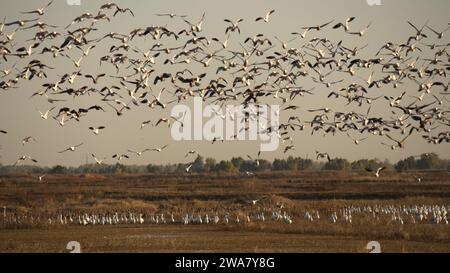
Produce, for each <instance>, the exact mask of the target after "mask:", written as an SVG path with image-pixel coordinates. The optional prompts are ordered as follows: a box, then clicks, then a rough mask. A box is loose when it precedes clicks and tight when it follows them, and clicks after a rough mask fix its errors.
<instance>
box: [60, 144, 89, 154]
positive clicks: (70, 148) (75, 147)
mask: <svg viewBox="0 0 450 273" xmlns="http://www.w3.org/2000/svg"><path fill="white" fill-rule="evenodd" d="M82 145H83V143H80V144H78V145H76V146H71V147H69V148H67V149H65V150H64V151H60V152H58V153H60V154H62V153H65V152H68V151H70V152H75V150H76V149H77V148H78V147H80V146H82Z"/></svg>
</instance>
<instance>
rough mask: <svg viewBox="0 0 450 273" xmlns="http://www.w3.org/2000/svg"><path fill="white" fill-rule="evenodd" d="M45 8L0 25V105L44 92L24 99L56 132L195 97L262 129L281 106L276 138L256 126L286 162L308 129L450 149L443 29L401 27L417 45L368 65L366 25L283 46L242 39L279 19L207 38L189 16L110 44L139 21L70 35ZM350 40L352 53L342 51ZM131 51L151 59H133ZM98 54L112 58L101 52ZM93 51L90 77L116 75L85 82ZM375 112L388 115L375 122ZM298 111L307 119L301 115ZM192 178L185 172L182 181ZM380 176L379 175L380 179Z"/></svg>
mask: <svg viewBox="0 0 450 273" xmlns="http://www.w3.org/2000/svg"><path fill="white" fill-rule="evenodd" d="M52 3H53V1H52V2H50V3H48V4H47V5H45V6H43V7H41V8H38V9H36V10H32V11H26V12H22V13H21V16H22V17H24V18H21V19H18V20H16V21H7V20H6V18H5V19H4V21H3V22H2V23H1V24H0V65H1V67H2V70H1V71H0V77H1V81H0V94H1V92H13V90H14V89H16V88H19V87H20V84H21V83H22V82H24V81H33V82H41V83H42V84H36V86H37V87H38V89H40V90H35V91H31V92H34V93H30V99H31V98H32V99H36V98H40V99H43V100H45V101H48V103H49V105H50V106H49V108H48V110H47V111H44V112H42V111H39V114H40V117H41V118H42V119H44V120H48V121H52V120H55V123H56V124H57V125H56V126H58V124H59V125H60V126H61V127H64V126H65V125H66V124H67V123H68V122H79V121H80V120H82V119H86V117H87V116H88V115H89V114H91V113H93V112H101V113H103V112H110V111H111V112H112V113H114V114H113V115H117V118H119V117H121V116H126V115H127V113H128V112H129V111H132V110H133V109H136V108H138V107H140V108H143V107H146V108H148V110H149V111H152V109H153V110H156V111H160V110H161V109H166V108H167V107H168V106H169V105H171V104H176V103H181V102H183V101H186V100H188V99H189V98H191V97H194V96H198V97H201V98H202V99H203V101H204V102H206V103H208V104H210V105H220V106H223V105H224V104H225V103H230V104H233V103H234V104H237V105H243V106H244V108H245V109H250V107H249V106H250V105H255V106H256V110H253V111H251V110H248V111H246V112H245V117H244V119H245V121H249V120H250V119H251V120H254V119H255V118H257V117H258V116H259V114H260V112H259V110H258V109H259V107H260V106H261V105H266V104H267V105H269V104H274V103H275V104H279V105H281V107H280V111H279V112H278V113H277V115H278V116H281V113H280V112H282V113H283V114H284V115H286V117H287V119H286V120H284V121H282V122H280V124H279V126H278V127H276V128H273V127H268V126H265V125H264V124H261V123H260V124H259V127H260V128H258V130H259V131H260V132H261V133H265V134H277V136H278V137H279V139H280V140H281V143H283V145H284V148H283V149H284V153H287V152H289V151H291V150H295V146H294V144H293V143H294V142H293V140H294V136H295V132H298V131H304V130H307V129H310V130H311V134H312V135H314V134H323V135H324V136H325V135H333V136H334V135H336V134H345V135H346V136H348V138H349V139H350V140H351V141H352V142H353V143H354V144H355V145H359V144H360V143H361V142H363V141H365V140H366V139H367V138H368V137H369V136H370V135H373V136H376V137H379V138H380V139H381V141H380V142H381V143H382V144H383V145H386V146H388V147H389V148H390V149H398V148H400V149H402V148H405V146H406V141H407V139H408V138H409V137H410V136H411V135H413V134H419V135H421V137H422V138H423V139H424V140H425V141H426V142H428V143H432V144H441V143H448V142H449V141H450V132H449V128H448V127H449V126H450V122H449V121H450V119H449V115H448V113H449V110H448V107H447V102H448V99H447V96H448V95H449V94H450V93H449V92H448V91H449V90H448V89H449V81H448V78H447V73H448V71H449V70H450V55H449V52H448V48H449V43H448V42H445V38H444V37H447V36H446V35H445V34H446V33H447V31H448V30H449V29H450V23H449V24H448V25H446V26H444V27H436V26H432V25H431V24H429V22H426V23H425V24H424V25H421V26H417V25H414V24H413V23H411V22H407V23H408V24H409V26H410V29H411V31H412V33H411V34H412V35H410V36H409V37H405V40H404V41H401V42H387V43H385V44H384V45H382V46H380V48H379V50H378V52H377V53H376V54H374V55H371V56H369V54H368V53H366V52H364V49H365V48H366V47H367V45H364V44H363V45H355V43H356V42H355V41H354V40H356V41H359V40H362V39H363V37H364V36H365V35H366V32H367V31H368V30H369V28H370V27H371V25H372V23H368V24H367V25H366V24H364V25H363V28H362V29H361V28H358V26H357V21H358V20H357V18H356V17H350V18H347V19H345V20H343V21H341V22H339V20H332V21H328V22H324V23H321V24H318V25H313V26H305V27H300V28H299V30H297V31H295V32H292V33H291V34H290V35H289V38H287V39H286V40H282V39H280V38H279V37H277V36H275V37H270V36H267V35H265V34H262V33H259V34H256V35H254V36H253V37H242V35H241V29H243V28H245V24H244V22H247V21H250V22H249V23H248V24H254V25H256V27H259V26H260V27H261V28H263V27H265V24H270V22H271V21H272V20H276V16H277V13H276V11H275V10H271V11H269V12H267V13H266V14H265V15H264V16H261V17H258V18H256V19H253V20H248V19H237V20H236V19H225V20H224V31H223V32H222V33H217V37H207V36H206V35H204V34H203V33H204V31H203V30H204V23H205V21H206V14H205V13H203V15H202V16H201V17H200V18H198V19H196V20H190V19H188V17H187V16H186V15H178V14H157V16H158V17H159V18H160V17H165V19H164V20H168V21H169V23H173V24H174V25H176V26H178V29H175V28H171V27H170V26H169V24H167V23H164V24H162V25H155V24H154V25H150V26H144V27H139V28H135V29H132V30H131V31H129V32H128V33H116V32H110V33H106V34H105V33H101V31H100V29H101V27H102V26H104V25H105V24H111V22H112V21H113V20H120V19H123V20H127V17H128V16H131V17H134V16H135V13H134V12H133V11H132V10H131V9H129V8H123V7H119V6H118V5H117V4H115V3H107V4H104V5H102V6H101V7H100V8H99V10H97V11H95V12H94V13H83V14H81V15H80V16H78V17H76V18H74V19H73V20H72V21H71V22H70V23H69V24H68V25H67V26H56V25H52V24H49V23H46V22H45V16H46V14H47V13H48V12H51V9H52ZM121 17H122V18H121ZM123 17H125V18H123ZM162 19H163V18H162ZM21 32H24V33H27V34H28V33H30V32H32V34H33V35H32V36H30V37H29V39H28V40H26V41H25V42H24V43H23V44H18V43H17V41H16V40H15V38H14V37H15V35H17V34H18V33H21ZM330 32H333V33H338V34H339V35H340V36H339V37H341V38H342V40H339V41H333V40H330V39H328V38H327V34H329V33H330ZM280 36H281V34H280ZM347 39H351V40H352V42H351V43H350V42H346V40H347ZM138 43H140V44H144V45H145V46H146V48H145V49H143V48H139V47H138V46H137V45H136V44H138ZM105 44H106V45H107V47H109V50H106V51H107V52H103V53H101V52H99V51H100V48H101V47H102V46H103V45H105ZM352 44H353V45H352ZM94 51H97V52H95V54H100V55H98V56H101V57H100V58H99V60H98V67H95V69H99V70H102V71H104V70H105V69H106V68H105V66H109V68H110V69H114V71H115V73H111V74H108V73H100V74H89V73H85V72H84V67H83V63H84V62H86V60H87V59H88V58H90V57H93V56H92V55H91V53H92V52H94ZM103 54H104V55H103ZM364 56H369V57H364ZM56 59H58V60H59V59H63V60H65V61H67V62H68V63H70V67H71V68H72V69H71V70H68V71H65V72H64V74H63V75H57V73H56V71H58V69H57V68H56V67H53V66H52V64H54V63H56V62H55V60H56ZM82 68H83V69H82ZM59 70H60V69H59ZM196 71H197V73H196ZM347 78H349V80H347ZM405 85H408V86H407V87H405ZM320 94H325V95H326V96H327V97H328V100H325V101H324V103H326V101H330V100H333V101H340V103H342V104H345V107H344V108H346V109H347V110H348V111H338V110H333V109H331V108H329V107H326V106H324V107H323V108H320V109H307V108H306V107H305V106H302V107H301V106H299V104H300V103H299V101H301V100H302V98H304V97H307V96H314V95H316V96H320ZM82 96H84V97H86V96H89V99H90V101H91V102H92V101H94V100H95V99H98V100H97V101H96V102H97V103H92V104H91V105H90V106H87V107H82V108H78V109H77V108H76V107H74V106H73V105H71V102H72V103H74V102H75V101H76V99H77V98H79V97H82ZM334 103H335V102H334ZM374 105H379V106H380V107H384V108H382V109H384V110H377V111H373V110H372V111H371V109H372V108H373V107H374ZM301 109H302V110H305V111H304V112H305V113H302V114H301V113H300V110H301ZM350 109H351V110H350ZM161 112H163V111H161ZM217 114H218V115H219V113H217ZM307 115H312V117H310V118H309V117H308V118H307ZM221 118H222V119H226V118H227V117H226V116H222V115H221ZM176 122H179V123H181V124H183V119H182V118H179V117H173V116H161V117H160V118H159V119H157V120H146V121H142V122H141V124H140V128H141V129H143V128H144V127H145V126H147V125H150V126H155V127H156V126H159V125H162V124H166V125H168V126H170V125H171V124H173V123H176ZM106 127H107V125H102V126H91V127H89V128H86V130H87V129H89V130H90V131H91V132H92V133H93V134H94V135H99V134H101V133H102V131H103V130H104V129H105V128H106ZM137 127H138V126H137ZM0 129H1V130H0V133H1V134H7V133H8V132H7V128H0ZM248 129H249V128H248V127H246V128H245V130H248ZM1 134H0V135H1ZM219 140H221V141H223V139H215V140H214V141H213V143H219ZM35 141H36V139H35V138H34V137H33V136H27V137H25V138H24V139H23V140H22V144H23V145H27V144H29V143H31V142H35ZM82 145H83V142H82V141H80V142H79V144H77V145H74V146H70V147H68V148H67V149H61V151H60V153H66V152H74V151H76V150H77V149H78V148H79V147H80V146H82ZM165 148H167V145H165V146H163V147H154V148H145V149H142V150H141V151H136V150H133V149H129V150H128V151H127V152H120V153H117V154H114V155H112V158H113V159H115V160H119V161H120V160H125V159H128V158H130V157H131V155H135V156H138V157H139V156H142V154H144V153H146V152H161V151H163V150H164V149H165ZM192 154H194V155H195V154H197V155H198V153H197V152H196V151H189V152H188V153H187V154H186V157H187V156H189V155H192ZM92 157H93V158H94V159H95V161H96V162H97V163H98V164H103V163H104V161H105V160H106V158H104V159H99V158H97V157H96V156H95V154H92ZM258 157H259V153H258ZM316 157H317V159H321V158H323V159H326V160H329V161H331V160H333V159H332V157H331V156H330V155H329V154H328V153H326V152H323V151H322V152H319V151H317V152H316ZM249 158H251V157H249ZM253 160H255V162H257V161H258V159H253ZM24 161H33V162H37V160H36V159H35V158H33V157H31V156H29V155H22V156H20V157H19V159H18V160H17V162H16V164H19V163H22V162H24ZM191 166H192V165H191V164H188V166H187V168H186V171H187V172H189V171H190V167H191ZM382 170H383V169H382V168H380V169H378V170H376V171H374V173H375V174H376V175H377V176H378V175H379V173H380V171H382Z"/></svg>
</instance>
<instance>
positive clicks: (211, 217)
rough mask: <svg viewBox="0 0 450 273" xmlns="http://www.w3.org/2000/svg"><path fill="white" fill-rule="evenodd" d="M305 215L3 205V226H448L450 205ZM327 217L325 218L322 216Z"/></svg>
mask: <svg viewBox="0 0 450 273" xmlns="http://www.w3.org/2000/svg"><path fill="white" fill-rule="evenodd" d="M302 211H304V216H303V218H302V217H301V216H297V218H296V219H294V216H293V215H292V213H289V212H288V211H287V209H286V208H285V205H284V204H283V203H277V204H276V205H275V206H270V207H264V206H258V207H257V208H256V209H255V207H254V206H252V207H250V208H246V209H245V210H240V209H235V208H233V209H228V210H226V209H220V210H214V209H192V210H190V211H185V212H183V211H182V210H181V209H178V210H177V211H176V212H173V211H171V212H168V211H166V212H163V211H159V212H148V211H145V210H137V211H136V210H135V211H132V210H127V211H115V212H106V213H93V212H68V211H65V212H61V213H53V214H40V215H35V216H33V214H30V213H20V212H18V211H16V210H7V208H6V207H3V217H2V218H1V219H2V221H0V226H1V227H4V228H8V227H13V228H23V227H32V226H65V225H81V226H95V225H100V226H101V225H143V224H152V225H158V224H161V225H164V224H178V225H193V224H194V225H200V224H206V225H208V224H211V225H214V224H216V225H217V224H224V225H228V224H250V223H264V222H267V223H284V224H288V225H291V224H295V223H324V221H326V222H328V223H331V224H339V223H340V224H352V222H355V221H356V222H358V221H368V220H371V221H376V222H380V221H387V223H392V224H400V225H404V224H443V225H448V222H449V220H450V218H449V217H450V216H449V215H448V212H449V211H450V207H449V206H444V205H364V206H362V205H346V206H343V207H340V208H335V209H328V210H325V211H324V210H317V209H310V208H304V209H302ZM322 216H323V218H322Z"/></svg>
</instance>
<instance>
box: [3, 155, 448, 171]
mask: <svg viewBox="0 0 450 273" xmlns="http://www.w3.org/2000/svg"><path fill="white" fill-rule="evenodd" d="M191 164H192V166H191V168H190V172H193V173H228V174H232V173H245V172H252V173H257V172H270V171H308V170H310V171H364V170H365V169H366V168H370V169H376V168H378V167H380V166H385V167H386V168H388V169H391V170H396V171H398V172H403V171H408V170H450V160H446V159H440V158H439V156H438V155H436V154H434V153H427V154H422V155H420V156H417V157H412V156H411V157H408V158H406V159H403V160H400V161H398V162H397V163H395V164H391V163H390V162H389V161H388V160H385V161H380V160H378V159H360V160H357V161H353V162H350V161H348V160H347V159H344V158H334V159H332V160H331V161H327V162H318V161H314V160H312V159H305V158H301V157H292V156H289V157H288V158H286V159H275V160H274V161H272V162H270V161H267V160H264V159H260V160H257V161H256V160H247V159H244V158H242V157H233V158H232V159H231V160H221V161H217V160H216V159H213V158H206V159H204V158H203V157H202V156H198V157H197V158H196V159H195V160H194V162H192V163H190V164H186V163H179V164H166V165H157V164H149V165H147V166H141V165H124V164H119V163H117V164H114V165H106V164H105V165H96V164H86V165H81V166H78V167H66V166H61V165H56V166H54V167H39V166H30V165H24V166H3V165H0V175H4V174H31V173H48V174H86V173H92V174H121V173H129V174H133V173H136V174H142V173H153V174H181V173H185V172H186V167H187V166H188V165H191Z"/></svg>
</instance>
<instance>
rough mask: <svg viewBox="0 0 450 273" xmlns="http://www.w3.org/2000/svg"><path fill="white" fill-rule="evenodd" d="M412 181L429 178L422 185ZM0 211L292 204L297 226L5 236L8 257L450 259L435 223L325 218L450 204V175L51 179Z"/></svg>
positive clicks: (15, 184)
mask: <svg viewBox="0 0 450 273" xmlns="http://www.w3.org/2000/svg"><path fill="white" fill-rule="evenodd" d="M413 175H420V176H423V177H425V179H424V182H423V183H421V184H419V183H417V182H415V180H414V179H413ZM2 180H3V183H2V184H0V205H2V206H3V205H5V206H7V208H8V210H13V211H15V212H17V213H20V214H27V213H28V214H31V213H33V215H38V214H42V215H49V214H52V213H53V214H54V213H58V212H61V211H67V210H70V211H71V212H93V213H106V212H114V211H127V210H133V211H143V212H145V213H156V212H160V211H165V212H170V211H189V210H191V209H198V208H202V209H205V210H212V209H219V210H225V209H228V210H233V211H237V213H241V214H242V213H243V211H248V210H252V209H254V208H248V205H247V203H246V202H247V201H248V200H250V199H253V198H261V197H264V199H263V200H262V201H261V204H260V206H261V207H266V208H269V207H273V206H274V205H275V204H276V203H283V204H285V206H286V211H287V212H288V213H289V214H290V215H292V216H293V217H294V223H293V224H292V225H287V224H284V223H279V222H270V221H269V222H265V223H250V224H242V223H241V224H239V225H236V224H230V225H217V226H189V227H185V226H181V225H167V226H155V225H144V226H139V227H136V226H134V227H133V226H116V227H98V226H95V227H92V226H88V227H79V226H70V227H62V226H58V227H51V228H49V227H47V226H25V227H24V226H21V228H20V229H14V228H12V227H9V228H8V229H5V226H4V227H0V228H2V229H3V230H2V232H0V242H1V243H0V251H4V252H11V251H12V252H22V251H26V252H28V251H32V252H41V251H51V252H62V251H65V244H66V243H67V242H68V241H71V240H78V239H79V240H80V241H82V245H83V248H84V250H85V251H101V252H109V251H113V252H115V251H126V252H128V251H129V252H135V251H137V252H147V251H151V252H174V251H177V252H183V251H191V252H196V251H225V252H230V251H233V252H236V251H238V252H267V251H270V252H278V251H281V252H286V251H293V252H305V251H306V252H311V251H312V252H342V251H344V252H364V251H366V249H365V245H366V244H367V242H368V241H371V240H378V241H380V242H381V243H382V247H383V250H384V251H389V252H436V251H439V252H450V227H449V226H445V225H433V224H410V223H406V224H405V225H399V224H395V223H393V222H392V221H391V220H390V218H389V216H386V217H384V218H381V219H379V220H374V219H373V218H371V217H369V216H366V215H361V216H357V215H355V216H354V221H353V222H352V224H344V223H340V224H331V223H329V222H328V221H327V220H326V218H327V217H328V215H327V214H329V213H330V212H331V211H332V210H335V209H338V208H341V207H343V206H345V205H355V206H358V205H376V204H377V205H415V204H418V205H419V204H429V205H433V204H443V205H448V204H450V202H449V201H450V178H449V175H448V173H447V172H427V173H418V174H412V173H407V174H397V173H390V174H387V175H386V176H384V177H382V178H381V179H379V180H378V179H375V178H374V177H371V176H367V175H366V174H364V173H361V174H357V173H342V172H321V173H315V172H299V173H266V174H259V175H257V176H254V177H243V176H219V175H185V176H177V175H49V176H47V177H46V178H45V181H46V182H45V183H43V184H39V183H38V182H37V180H36V178H35V177H31V176H23V175H20V176H19V175H11V176H5V177H2ZM306 210H318V211H319V212H320V215H321V217H322V218H325V220H322V221H320V222H318V223H308V222H307V221H305V220H304V219H303V215H304V213H305V211H306Z"/></svg>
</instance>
